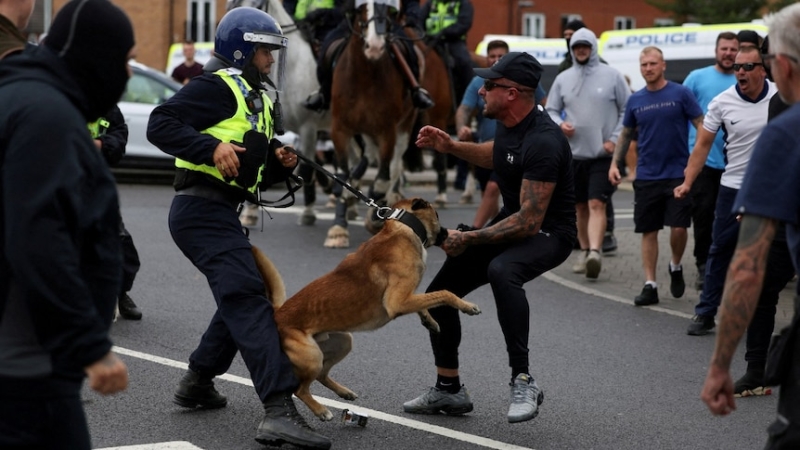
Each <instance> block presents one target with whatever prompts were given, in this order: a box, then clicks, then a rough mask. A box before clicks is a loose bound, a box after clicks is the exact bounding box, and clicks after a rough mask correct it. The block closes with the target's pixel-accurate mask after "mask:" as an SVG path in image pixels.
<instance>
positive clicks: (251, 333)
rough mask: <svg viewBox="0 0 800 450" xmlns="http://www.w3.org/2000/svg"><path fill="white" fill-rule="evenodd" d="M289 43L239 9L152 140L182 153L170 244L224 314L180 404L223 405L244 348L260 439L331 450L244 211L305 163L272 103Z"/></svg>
mask: <svg viewBox="0 0 800 450" xmlns="http://www.w3.org/2000/svg"><path fill="white" fill-rule="evenodd" d="M286 43H287V40H286V38H285V37H284V36H283V33H282V32H281V29H280V27H279V25H278V24H277V23H276V22H275V20H274V19H273V18H272V16H270V15H269V14H267V13H265V12H264V11H261V10H258V9H255V8H250V7H240V8H234V9H232V10H230V11H229V12H228V13H226V14H225V16H224V17H223V18H222V20H221V21H220V23H219V26H218V27H217V34H216V38H215V42H214V53H213V57H212V58H211V60H210V61H209V62H208V63H207V64H206V66H205V70H206V72H205V73H204V74H203V76H201V77H196V78H194V79H192V81H190V82H189V84H187V85H186V86H184V87H183V89H181V90H180V91H179V92H178V93H177V94H176V95H174V96H173V97H172V98H170V99H169V100H167V102H165V103H164V104H162V105H161V106H159V107H157V108H156V109H155V110H154V111H153V113H152V114H151V116H150V122H149V125H148V130H147V137H148V139H149V140H150V141H151V142H152V143H153V144H155V145H156V146H157V147H159V148H160V149H161V150H162V151H164V152H166V153H168V154H170V155H173V156H175V158H176V160H175V165H176V167H177V170H176V176H175V189H176V191H177V193H176V195H175V198H174V199H173V202H172V207H171V208H170V214H169V227H170V232H171V234H172V238H173V240H174V241H175V243H176V244H177V245H178V247H179V248H180V249H181V251H182V252H183V253H184V254H185V255H186V257H188V258H189V260H190V261H191V262H192V264H194V265H195V266H196V267H197V268H198V269H199V270H200V271H201V272H202V273H203V274H204V275H205V276H206V278H207V279H208V283H209V285H210V287H211V291H212V293H213V294H214V299H215V301H216V303H217V307H218V311H217V313H216V314H214V317H213V318H212V319H211V323H210V325H209V326H208V329H207V330H206V332H205V333H204V334H203V337H202V338H201V339H200V345H199V346H198V347H197V349H196V350H195V351H194V352H193V353H192V355H191V356H190V357H189V370H188V371H187V373H186V374H185V375H184V377H183V379H182V380H181V381H180V383H179V385H178V389H177V391H176V392H175V396H174V401H175V403H177V404H178V405H180V406H184V407H189V408H194V407H203V408H222V407H224V406H226V404H227V399H226V398H225V397H224V396H223V395H221V394H220V393H219V392H217V390H216V389H215V388H214V383H213V381H212V379H213V378H214V377H215V376H217V375H221V374H223V373H225V372H226V371H227V370H228V368H229V367H230V365H231V363H232V361H233V358H234V356H236V352H237V351H239V352H241V355H242V359H243V360H244V362H245V364H246V365H247V369H248V370H249V371H250V376H251V379H252V380H253V385H254V387H255V389H256V392H257V393H258V396H259V398H260V399H261V402H262V403H263V405H264V410H265V416H264V419H263V420H262V421H261V423H260V424H259V426H258V430H257V433H256V441H258V442H259V443H261V444H264V445H280V444H281V443H290V444H293V445H295V446H298V447H301V448H309V449H328V448H330V446H331V442H330V440H329V439H328V438H326V437H324V436H322V435H319V434H317V433H315V432H314V431H313V430H311V428H310V427H309V426H308V425H307V424H306V422H305V419H304V418H303V417H302V416H301V415H300V414H299V413H298V412H297V409H296V408H295V405H294V402H293V401H292V393H293V392H294V391H295V389H296V388H297V386H298V381H297V378H296V377H295V376H294V373H293V369H292V365H291V363H290V362H289V359H288V358H287V356H286V354H285V353H283V351H282V350H281V345H280V340H279V337H278V332H277V329H276V327H275V322H274V311H273V309H272V306H271V304H270V302H269V301H268V300H267V299H266V298H265V292H264V282H263V280H262V278H261V275H260V274H259V272H258V270H257V269H256V266H255V260H254V259H253V256H252V253H251V244H250V242H249V241H248V239H247V236H246V235H245V234H244V233H243V232H242V226H241V224H240V223H239V214H238V212H237V208H238V207H239V205H241V203H242V202H243V201H244V200H250V201H258V199H257V198H256V197H255V196H256V195H257V194H258V192H259V189H258V188H259V184H260V183H264V185H268V184H270V183H273V182H277V181H281V180H283V179H285V178H286V177H288V176H289V175H290V174H291V171H292V169H293V168H294V167H295V166H296V165H297V161H296V159H295V156H294V155H293V154H292V153H290V152H289V151H286V150H285V149H284V148H283V147H282V146H281V144H280V142H279V141H277V140H276V139H272V140H270V139H271V138H272V135H273V130H274V123H273V105H272V102H271V101H270V98H269V97H268V96H267V95H266V88H267V87H269V88H270V89H275V90H276V91H279V90H280V89H281V80H282V79H283V76H282V75H283V74H282V71H283V67H282V63H283V56H284V52H285V49H286ZM267 75H271V76H267ZM243 144H244V145H243Z"/></svg>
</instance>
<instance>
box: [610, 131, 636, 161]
mask: <svg viewBox="0 0 800 450" xmlns="http://www.w3.org/2000/svg"><path fill="white" fill-rule="evenodd" d="M632 134H633V129H632V128H629V127H623V128H622V132H620V134H619V139H617V145H616V147H614V159H613V161H619V159H620V158H621V157H622V154H623V153H625V152H626V151H627V150H628V147H630V146H631V135H632Z"/></svg>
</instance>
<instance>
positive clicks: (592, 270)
mask: <svg viewBox="0 0 800 450" xmlns="http://www.w3.org/2000/svg"><path fill="white" fill-rule="evenodd" d="M602 267H603V257H602V256H600V252H598V251H597V250H592V251H590V252H589V256H587V257H586V264H585V269H586V278H591V279H597V277H598V276H599V275H600V269H601V268H602Z"/></svg>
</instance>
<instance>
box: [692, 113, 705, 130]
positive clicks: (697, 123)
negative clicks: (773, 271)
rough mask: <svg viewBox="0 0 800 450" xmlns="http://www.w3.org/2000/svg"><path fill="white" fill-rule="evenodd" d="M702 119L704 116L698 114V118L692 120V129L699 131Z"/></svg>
mask: <svg viewBox="0 0 800 450" xmlns="http://www.w3.org/2000/svg"><path fill="white" fill-rule="evenodd" d="M704 117H705V116H704V115H703V114H700V115H699V116H697V117H695V118H694V119H692V125H694V128H695V129H696V130H699V129H700V128H703V118H704Z"/></svg>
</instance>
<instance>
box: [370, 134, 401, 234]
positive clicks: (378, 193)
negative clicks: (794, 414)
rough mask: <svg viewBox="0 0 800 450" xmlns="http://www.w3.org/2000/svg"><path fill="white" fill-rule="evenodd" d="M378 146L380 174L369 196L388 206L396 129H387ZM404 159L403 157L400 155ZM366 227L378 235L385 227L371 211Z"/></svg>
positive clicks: (379, 139) (379, 138) (378, 138)
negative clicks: (387, 195) (387, 197)
mask: <svg viewBox="0 0 800 450" xmlns="http://www.w3.org/2000/svg"><path fill="white" fill-rule="evenodd" d="M376 141H377V144H378V173H377V174H376V175H375V181H373V182H372V186H371V187H370V190H369V196H370V198H372V199H373V200H375V203H377V204H379V205H386V204H387V200H386V194H388V193H389V189H390V187H391V184H392V181H391V164H392V160H393V158H394V147H395V143H396V142H397V132H396V130H394V129H387V130H385V133H384V135H383V136H379V137H377V139H376ZM400 156H401V157H402V155H400ZM364 226H365V227H366V228H367V230H368V231H369V232H371V233H373V234H374V233H377V232H378V231H380V229H381V227H382V226H383V220H381V219H379V218H378V217H377V215H376V214H375V211H370V212H369V213H368V214H367V216H366V217H365V218H364Z"/></svg>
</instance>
